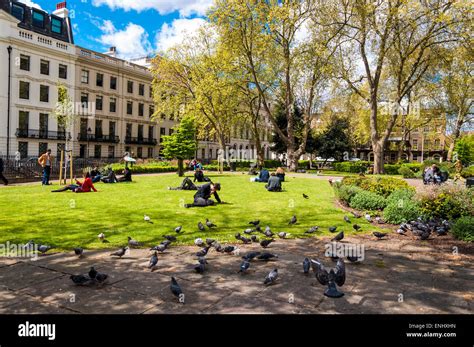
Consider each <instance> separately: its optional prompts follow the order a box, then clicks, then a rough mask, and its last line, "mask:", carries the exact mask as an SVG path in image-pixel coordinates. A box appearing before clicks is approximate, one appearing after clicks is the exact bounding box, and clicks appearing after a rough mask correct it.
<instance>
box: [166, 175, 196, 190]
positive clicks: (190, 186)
mask: <svg viewBox="0 0 474 347" xmlns="http://www.w3.org/2000/svg"><path fill="white" fill-rule="evenodd" d="M168 190H198V187H197V186H196V185H195V184H194V183H193V181H191V179H190V178H189V177H185V178H184V179H183V182H181V185H179V186H178V187H176V188H173V187H168Z"/></svg>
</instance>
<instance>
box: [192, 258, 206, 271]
mask: <svg viewBox="0 0 474 347" xmlns="http://www.w3.org/2000/svg"><path fill="white" fill-rule="evenodd" d="M198 262H199V264H197V265H196V266H195V267H194V271H196V272H197V273H198V274H202V273H204V271H205V270H206V264H207V260H206V258H204V257H200V258H199V259H198Z"/></svg>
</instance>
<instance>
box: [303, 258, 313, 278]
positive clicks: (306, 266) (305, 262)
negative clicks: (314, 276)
mask: <svg viewBox="0 0 474 347" xmlns="http://www.w3.org/2000/svg"><path fill="white" fill-rule="evenodd" d="M310 267H311V262H310V260H309V259H308V258H304V260H303V273H305V274H307V273H308V272H309V268H310Z"/></svg>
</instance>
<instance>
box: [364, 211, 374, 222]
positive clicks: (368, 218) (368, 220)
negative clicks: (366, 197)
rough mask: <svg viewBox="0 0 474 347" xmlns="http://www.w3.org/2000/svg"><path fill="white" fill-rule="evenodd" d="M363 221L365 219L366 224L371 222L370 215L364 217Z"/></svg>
mask: <svg viewBox="0 0 474 347" xmlns="http://www.w3.org/2000/svg"><path fill="white" fill-rule="evenodd" d="M365 219H366V220H367V222H369V223H370V222H372V217H371V216H370V214H368V213H367V214H366V215H365Z"/></svg>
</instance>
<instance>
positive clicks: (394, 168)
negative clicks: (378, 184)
mask: <svg viewBox="0 0 474 347" xmlns="http://www.w3.org/2000/svg"><path fill="white" fill-rule="evenodd" d="M401 167H402V165H401V164H385V165H384V166H383V170H384V172H385V174H387V175H398V170H400V168H401Z"/></svg>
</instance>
